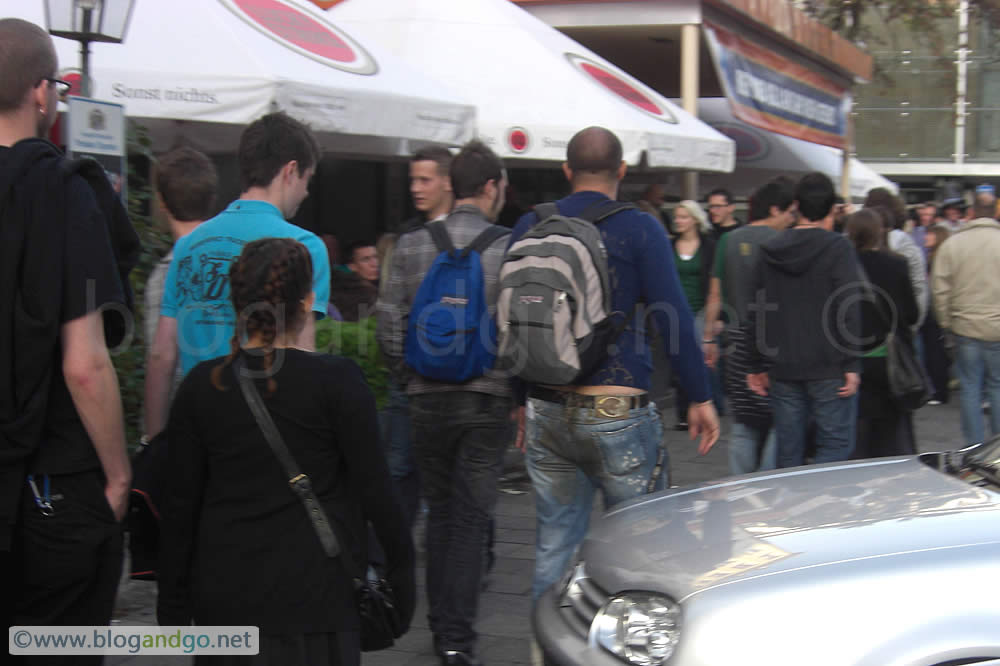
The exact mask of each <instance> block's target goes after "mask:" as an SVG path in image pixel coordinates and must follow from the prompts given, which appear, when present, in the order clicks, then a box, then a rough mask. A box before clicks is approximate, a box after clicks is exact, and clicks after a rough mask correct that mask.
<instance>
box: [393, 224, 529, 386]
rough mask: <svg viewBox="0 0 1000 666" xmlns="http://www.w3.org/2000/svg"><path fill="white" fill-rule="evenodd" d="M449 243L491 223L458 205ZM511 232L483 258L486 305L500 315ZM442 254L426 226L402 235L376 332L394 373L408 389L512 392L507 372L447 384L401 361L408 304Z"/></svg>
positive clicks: (468, 238) (465, 240) (463, 241)
mask: <svg viewBox="0 0 1000 666" xmlns="http://www.w3.org/2000/svg"><path fill="white" fill-rule="evenodd" d="M444 226H445V228H446V229H447V230H448V235H449V236H450V237H451V242H452V244H453V245H454V246H455V247H456V248H459V249H461V248H463V247H465V246H466V245H468V244H469V243H471V242H472V240H473V239H474V238H475V237H476V236H478V235H479V234H480V233H482V232H483V231H484V230H485V229H487V228H488V227H489V226H490V222H489V221H487V219H486V217H485V216H484V215H483V213H482V212H481V211H480V210H479V209H478V208H476V207H475V206H471V205H462V206H458V207H457V208H455V210H453V211H452V213H451V215H449V216H448V217H447V218H446V219H445V221H444ZM508 240H509V236H502V237H500V238H499V239H497V240H495V241H494V242H493V244H492V245H490V247H489V249H487V250H486V251H485V252H484V253H483V254H482V256H481V262H482V266H483V282H484V285H485V288H486V303H487V304H488V306H489V312H490V316H495V315H496V304H497V293H498V291H499V289H498V286H499V285H498V278H499V275H500V264H501V263H502V262H503V256H504V252H505V251H506V249H507V241H508ZM438 254H439V252H438V249H437V246H436V245H434V240H433V239H432V238H431V234H430V232H429V231H427V230H426V229H424V228H420V229H417V230H415V231H412V232H410V233H406V234H403V235H402V236H400V237H399V240H398V241H397V242H396V247H395V249H394V250H393V252H392V258H391V260H390V262H391V263H390V266H389V276H388V279H387V280H386V282H385V284H383V285H382V288H381V289H380V293H379V299H378V305H377V306H376V309H375V316H376V318H377V319H376V323H377V327H376V332H375V337H376V338H377V339H378V343H379V346H380V347H381V348H382V354H383V356H384V357H385V359H386V362H387V363H388V364H389V367H390V368H391V369H392V371H393V374H394V375H395V376H396V377H398V378H400V381H403V382H406V383H407V387H406V392H407V393H409V394H410V395H415V394H418V393H436V392H442V391H475V392H477V393H488V394H490V395H497V396H509V395H511V387H510V381H509V379H508V378H507V376H506V375H505V374H501V373H500V372H489V373H487V374H486V375H484V376H482V377H477V378H475V379H470V380H469V381H467V382H465V383H464V384H446V383H442V382H438V381H434V380H432V379H427V378H425V377H421V376H419V375H417V374H415V373H413V372H412V371H411V370H410V369H409V368H408V367H407V366H406V364H405V362H404V360H403V345H404V343H405V341H406V329H407V324H408V323H409V315H410V307H411V304H412V303H413V300H414V298H416V295H417V289H419V288H420V283H421V282H423V279H424V276H425V275H427V271H428V270H430V267H431V264H433V263H434V260H435V259H436V258H437V256H438Z"/></svg>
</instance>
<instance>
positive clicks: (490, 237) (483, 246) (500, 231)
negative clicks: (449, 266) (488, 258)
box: [462, 224, 510, 257]
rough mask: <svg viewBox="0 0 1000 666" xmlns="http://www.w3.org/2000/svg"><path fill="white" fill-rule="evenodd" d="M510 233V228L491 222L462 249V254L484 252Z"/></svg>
mask: <svg viewBox="0 0 1000 666" xmlns="http://www.w3.org/2000/svg"><path fill="white" fill-rule="evenodd" d="M508 235H510V229H507V228H506V227H501V226H500V225H498V224H491V225H490V226H489V227H487V228H486V229H484V230H483V231H482V233H480V234H479V235H478V236H476V237H475V238H473V239H472V242H471V243H469V244H468V245H466V246H465V248H463V249H462V256H463V257H465V256H468V254H469V253H470V252H478V253H479V254H482V253H483V252H485V251H486V250H487V249H488V248H489V247H490V245H493V243H494V242H496V241H497V240H498V239H500V238H503V237H504V236H508Z"/></svg>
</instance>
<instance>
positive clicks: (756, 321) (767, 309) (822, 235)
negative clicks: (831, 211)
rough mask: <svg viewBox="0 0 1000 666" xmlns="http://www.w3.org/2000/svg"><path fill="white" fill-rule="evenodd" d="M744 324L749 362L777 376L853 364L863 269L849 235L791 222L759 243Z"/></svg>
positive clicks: (832, 374) (835, 371)
mask: <svg viewBox="0 0 1000 666" xmlns="http://www.w3.org/2000/svg"><path fill="white" fill-rule="evenodd" d="M760 252H761V258H760V261H759V262H758V263H757V270H756V275H755V277H754V283H755V286H756V290H757V293H758V299H757V301H756V303H755V304H751V307H750V309H749V312H748V316H747V322H746V327H745V328H744V332H745V334H746V337H747V342H748V347H747V354H748V370H749V371H750V372H752V373H757V372H763V371H765V370H766V371H767V372H768V373H769V374H770V375H771V378H772V379H776V380H779V381H811V380H821V379H835V378H839V377H842V376H843V375H844V373H845V372H860V371H861V364H860V361H859V357H860V349H859V339H860V338H859V336H860V333H861V315H860V310H859V307H858V297H859V296H860V295H861V293H862V292H861V289H862V282H861V280H862V277H861V273H860V271H859V270H858V261H857V255H856V254H855V252H854V248H853V247H852V246H851V244H850V242H849V241H848V240H847V239H846V238H844V237H843V236H840V235H838V234H835V233H833V232H830V231H825V230H823V229H819V228H809V229H792V230H789V231H786V232H785V233H783V234H780V235H778V236H776V237H775V238H774V239H772V240H770V241H768V242H766V243H764V244H763V245H761V248H760Z"/></svg>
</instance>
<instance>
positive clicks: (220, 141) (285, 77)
mask: <svg viewBox="0 0 1000 666" xmlns="http://www.w3.org/2000/svg"><path fill="white" fill-rule="evenodd" d="M374 4H379V3H378V2H376V3H374ZM42 6H43V3H42V2H41V0H0V16H16V17H19V18H24V19H26V20H29V21H32V22H33V23H36V24H38V25H39V26H42V27H43V28H44V27H45V16H44V12H43V7H42ZM55 42H56V48H57V51H58V55H59V62H60V66H61V67H62V68H63V69H62V70H61V72H62V74H63V75H64V77H65V75H66V74H67V70H75V69H76V68H78V67H79V61H80V56H79V44H78V43H77V42H73V41H69V40H65V39H60V38H55ZM91 49H92V56H91V65H90V67H91V79H92V81H93V88H92V91H91V96H92V97H94V98H97V99H102V100H105V101H111V102H118V103H122V104H124V105H125V107H126V109H125V111H126V114H127V115H128V117H130V118H132V119H136V120H138V121H139V122H140V123H141V124H142V125H144V126H146V127H147V128H148V129H149V132H150V135H151V137H152V138H153V140H154V148H156V149H162V148H167V147H169V146H170V145H172V144H174V143H175V142H177V141H178V140H179V138H181V137H183V139H184V140H186V141H187V142H188V143H190V144H193V145H195V146H196V147H198V148H201V149H202V150H206V151H209V152H220V151H222V152H232V151H233V150H234V149H235V148H236V145H237V142H238V136H239V133H240V131H242V129H243V127H244V126H245V125H246V124H248V123H249V122H252V121H253V120H254V119H256V118H258V117H260V116H261V115H263V114H265V113H268V112H270V111H273V110H279V109H280V110H284V111H286V112H287V113H289V114H290V115H292V116H294V117H296V118H298V119H300V120H302V121H304V122H306V123H307V124H308V125H309V126H310V127H312V128H313V129H314V130H315V131H316V133H317V136H318V137H319V139H320V142H321V144H322V145H323V147H324V148H325V149H326V150H331V151H336V152H340V153H344V154H355V155H407V154H410V153H411V152H412V150H413V145H411V142H416V143H425V142H432V141H433V142H440V143H445V144H460V143H462V142H464V141H466V140H468V139H469V138H471V137H472V134H473V128H474V123H475V109H474V107H472V106H470V105H468V104H467V103H465V102H464V101H463V100H462V98H461V97H460V96H459V95H457V94H456V93H455V92H453V91H451V90H449V89H448V88H446V87H444V86H442V85H440V84H438V83H436V82H434V81H432V80H431V79H430V78H429V77H426V76H423V75H421V74H420V73H419V72H417V71H415V70H414V69H412V68H410V67H408V66H406V65H404V64H403V63H401V62H400V61H398V60H397V59H395V58H393V57H391V56H390V55H388V54H386V53H385V52H384V51H383V50H380V49H378V48H377V45H376V44H371V43H369V42H367V41H361V40H358V39H357V37H356V36H355V35H353V34H351V33H350V31H346V30H344V29H343V28H342V26H341V25H340V24H339V22H338V20H337V16H336V11H331V12H323V11H322V10H320V9H319V8H317V7H316V6H315V5H313V4H312V3H310V2H308V1H307V0H136V2H135V8H134V10H133V15H132V20H131V23H130V25H129V27H128V32H127V33H126V35H125V41H124V43H123V44H120V45H116V44H101V43H95V44H92V45H91Z"/></svg>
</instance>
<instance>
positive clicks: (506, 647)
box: [105, 402, 960, 666]
mask: <svg viewBox="0 0 1000 666" xmlns="http://www.w3.org/2000/svg"><path fill="white" fill-rule="evenodd" d="M666 412H667V413H666V414H665V418H664V423H665V425H666V426H667V427H668V428H670V426H672V425H673V416H672V410H666ZM915 421H916V431H917V438H918V446H919V449H920V450H921V451H934V450H942V449H948V448H958V446H959V444H960V428H959V414H958V406H957V402H955V403H953V404H951V405H942V406H936V407H924V408H923V409H921V410H919V411H918V412H917V415H916V419H915ZM725 430H726V429H725V428H724V434H723V441H720V442H719V444H718V445H717V446H716V447H715V448H714V449H713V450H712V451H711V452H710V453H709V454H708V455H706V456H699V455H698V453H697V451H696V446H695V444H694V443H692V442H691V441H689V440H688V439H687V433H681V432H676V431H674V430H668V433H667V440H668V443H667V446H668V450H669V452H670V461H671V470H672V475H673V479H672V482H673V484H674V485H686V484H690V483H698V482H702V481H709V480H712V479H717V478H721V477H724V476H726V475H728V472H729V469H728V458H727V447H726V442H725V441H724V438H725ZM509 461H510V462H512V463H516V462H517V459H516V457H509ZM507 479H508V481H506V482H505V483H504V484H503V486H502V492H501V494H500V500H499V502H498V506H497V520H496V528H497V529H496V555H497V561H496V567H495V569H494V571H493V573H492V575H491V576H490V581H489V587H488V589H487V590H486V592H484V593H483V596H482V601H481V604H480V613H479V620H478V623H477V629H478V631H479V633H480V655H481V657H482V659H483V661H484V662H485V663H486V664H487V665H488V666H508V665H512V664H528V663H530V659H529V645H530V638H531V626H530V619H529V614H530V607H531V576H532V564H533V559H534V542H535V532H534V529H535V522H534V515H535V512H534V496H533V494H532V492H531V487H530V484H529V483H528V482H527V480H526V478H525V477H524V476H523V473H522V472H520V471H519V470H518V468H517V467H516V466H514V465H510V464H509V465H508V474H507ZM418 579H419V580H420V581H421V582H420V585H421V591H420V598H421V600H422V601H421V603H420V605H419V606H418V608H417V613H416V615H415V617H414V621H413V628H412V629H411V630H410V632H409V633H408V634H407V635H406V636H404V637H403V638H402V639H401V640H400V641H399V642H398V643H397V645H396V646H395V647H394V649H392V650H386V651H384V652H380V653H371V654H366V655H365V656H364V657H363V659H362V663H363V664H364V666H421V665H427V666H431V665H436V664H438V663H439V662H438V660H437V658H436V657H434V655H433V654H432V652H431V635H430V632H429V631H428V629H427V619H426V614H427V607H426V603H424V601H423V599H424V598H425V597H424V595H423V591H422V581H423V570H422V569H421V571H420V572H419V576H418ZM115 617H116V621H117V622H118V623H120V624H126V625H130V624H144V625H149V624H155V621H156V620H155V584H153V583H147V582H138V581H125V582H123V584H122V588H121V590H120V593H119V602H118V608H117V610H116V613H115ZM105 663H106V664H112V665H115V666H118V665H126V664H127V665H129V666H131V665H133V664H134V665H136V666H140V665H143V666H145V665H149V666H154V665H155V666H160V665H163V666H167V665H170V666H173V665H178V666H179V665H182V664H184V665H186V664H189V663H190V659H189V658H187V657H119V656H116V657H107V658H106V659H105Z"/></svg>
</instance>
